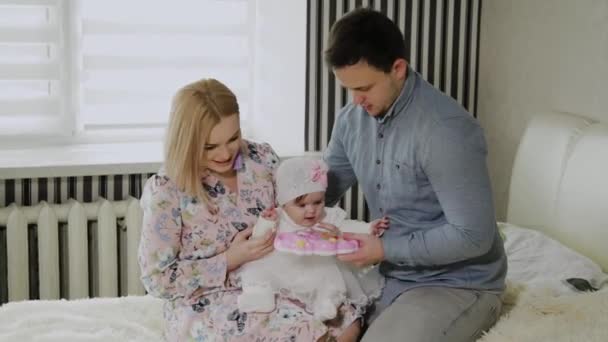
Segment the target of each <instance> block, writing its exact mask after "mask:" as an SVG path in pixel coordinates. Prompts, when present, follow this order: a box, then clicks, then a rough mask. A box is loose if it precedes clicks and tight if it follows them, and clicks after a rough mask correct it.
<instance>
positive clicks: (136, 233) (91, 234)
mask: <svg viewBox="0 0 608 342" xmlns="http://www.w3.org/2000/svg"><path fill="white" fill-rule="evenodd" d="M141 225H142V211H141V208H140V207H139V202H138V200H137V199H135V198H128V199H127V200H124V201H115V202H110V201H107V200H105V199H99V200H98V201H96V202H93V203H80V202H77V201H75V200H70V201H69V202H67V203H65V204H47V203H46V202H41V203H39V204H38V205H36V206H17V205H15V204H12V205H10V206H9V207H6V208H1V209H0V226H5V227H6V255H7V262H6V267H7V271H6V274H7V279H6V286H7V288H8V301H18V300H26V299H32V296H31V293H32V291H31V286H35V287H37V288H38V297H39V298H40V299H58V298H67V299H77V298H87V297H93V296H95V297H97V296H99V297H117V296H124V295H141V294H144V289H143V287H142V285H141V282H140V280H139V267H138V263H137V246H138V243H139V238H140V232H141ZM32 236H36V237H37V239H33V238H32ZM36 240H37V243H32V241H36ZM31 255H37V256H38V257H37V260H29V259H30V256H31ZM33 274H34V275H35V276H32V275H33ZM32 282H37V283H36V284H32Z"/></svg>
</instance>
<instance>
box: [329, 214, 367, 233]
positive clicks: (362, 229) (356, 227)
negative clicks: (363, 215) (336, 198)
mask: <svg viewBox="0 0 608 342" xmlns="http://www.w3.org/2000/svg"><path fill="white" fill-rule="evenodd" d="M325 213H326V216H325V219H324V220H323V222H326V223H331V224H333V225H334V226H336V227H338V228H339V229H340V231H342V232H344V233H359V234H370V233H371V231H372V228H371V225H370V223H367V222H363V221H357V220H349V219H347V218H346V212H345V211H344V210H343V209H342V208H339V207H331V208H325Z"/></svg>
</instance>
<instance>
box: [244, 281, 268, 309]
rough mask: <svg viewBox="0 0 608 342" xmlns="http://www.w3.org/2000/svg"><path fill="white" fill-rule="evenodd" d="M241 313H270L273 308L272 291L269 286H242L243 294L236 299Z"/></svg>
mask: <svg viewBox="0 0 608 342" xmlns="http://www.w3.org/2000/svg"><path fill="white" fill-rule="evenodd" d="M237 305H238V307H239V310H240V311H243V312H272V311H273V310H274V307H275V298H274V291H273V290H272V287H271V286H270V284H259V283H258V284H243V293H241V294H240V295H239V296H238V298H237Z"/></svg>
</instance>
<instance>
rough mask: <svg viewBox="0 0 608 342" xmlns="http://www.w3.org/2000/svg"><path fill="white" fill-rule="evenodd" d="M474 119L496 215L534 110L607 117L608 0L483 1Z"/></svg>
mask: <svg viewBox="0 0 608 342" xmlns="http://www.w3.org/2000/svg"><path fill="white" fill-rule="evenodd" d="M480 34H481V37H480V57H479V83H478V87H479V90H478V112H477V113H478V117H479V120H480V122H481V125H482V126H483V127H484V129H485V133H486V137H487V139H488V145H489V157H488V166H489V169H490V175H491V178H492V183H493V187H494V196H495V202H496V209H497V216H498V219H504V218H505V215H506V205H507V199H508V197H507V195H508V184H509V181H510V176H511V167H512V163H513V158H514V156H515V151H516V148H517V144H518V141H519V139H520V137H521V135H522V134H523V130H524V128H525V125H526V124H527V122H528V120H529V119H530V118H531V117H532V116H533V115H534V114H537V113H542V112H551V111H565V112H571V113H577V114H580V115H583V116H587V117H590V118H594V119H597V120H599V121H606V122H608V1H606V0H577V1H572V0H534V1H530V0H508V1H505V0H484V2H483V6H482V15H481V30H480Z"/></svg>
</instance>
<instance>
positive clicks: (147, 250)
mask: <svg viewBox="0 0 608 342" xmlns="http://www.w3.org/2000/svg"><path fill="white" fill-rule="evenodd" d="M141 205H142V208H143V211H144V216H143V227H142V233H141V240H140V244H139V264H140V268H141V279H142V282H143V285H144V287H145V288H146V290H147V291H148V293H150V294H151V295H153V296H155V297H160V298H165V299H170V300H174V299H176V298H180V297H185V298H189V297H190V296H191V295H192V294H193V293H194V292H195V291H196V290H198V289H202V290H204V291H208V290H210V289H213V288H218V287H223V286H224V284H225V282H226V274H227V271H228V265H227V260H226V255H225V253H220V254H217V255H215V256H212V257H209V258H205V259H183V258H182V256H181V255H180V254H181V253H180V252H181V248H182V246H181V233H182V222H181V210H180V205H179V197H178V191H177V188H176V186H175V184H174V183H173V182H172V181H170V180H169V179H167V178H166V177H162V176H154V177H152V178H150V179H149V180H148V182H147V183H146V186H145V188H144V192H143V195H142V200H141Z"/></svg>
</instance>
